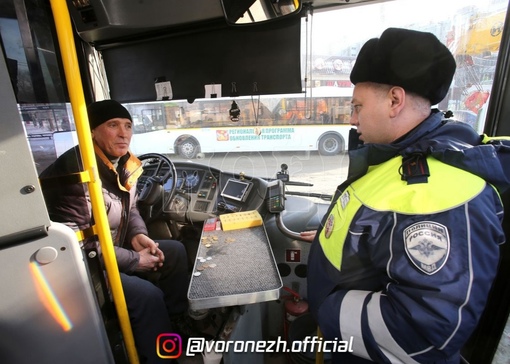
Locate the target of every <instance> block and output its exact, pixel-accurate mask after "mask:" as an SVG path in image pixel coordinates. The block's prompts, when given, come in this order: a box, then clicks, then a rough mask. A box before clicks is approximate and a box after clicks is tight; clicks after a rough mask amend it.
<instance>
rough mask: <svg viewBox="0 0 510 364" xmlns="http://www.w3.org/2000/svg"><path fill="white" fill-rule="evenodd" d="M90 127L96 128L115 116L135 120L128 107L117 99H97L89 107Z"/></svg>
mask: <svg viewBox="0 0 510 364" xmlns="http://www.w3.org/2000/svg"><path fill="white" fill-rule="evenodd" d="M87 113H88V115H89V124H90V129H91V130H92V129H94V128H96V127H98V126H99V125H101V124H102V123H104V122H105V121H108V120H110V119H114V118H123V119H129V120H131V121H133V119H132V118H131V114H130V113H129V111H127V109H126V108H125V107H124V106H122V105H121V104H120V103H119V102H117V101H115V100H103V101H96V102H93V103H92V104H90V105H89V106H88V107H87Z"/></svg>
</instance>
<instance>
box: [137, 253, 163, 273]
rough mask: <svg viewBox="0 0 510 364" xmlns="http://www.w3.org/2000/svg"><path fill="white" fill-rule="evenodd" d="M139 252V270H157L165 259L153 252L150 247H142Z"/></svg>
mask: <svg viewBox="0 0 510 364" xmlns="http://www.w3.org/2000/svg"><path fill="white" fill-rule="evenodd" d="M138 254H140V259H139V261H138V266H137V267H136V271H137V272H147V271H151V270H152V271H156V270H158V268H159V267H161V266H162V265H163V261H162V260H161V259H160V258H159V257H158V256H157V255H154V254H152V253H151V251H150V248H145V249H142V250H140V251H139V252H138Z"/></svg>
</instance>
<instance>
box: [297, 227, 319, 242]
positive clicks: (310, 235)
mask: <svg viewBox="0 0 510 364" xmlns="http://www.w3.org/2000/svg"><path fill="white" fill-rule="evenodd" d="M316 234H317V230H309V231H301V232H300V233H299V235H300V236H301V238H302V239H303V240H305V241H309V242H312V241H313V239H315V235H316Z"/></svg>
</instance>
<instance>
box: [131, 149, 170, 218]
mask: <svg viewBox="0 0 510 364" xmlns="http://www.w3.org/2000/svg"><path fill="white" fill-rule="evenodd" d="M138 159H139V160H140V161H141V162H142V166H144V167H145V166H149V165H150V166H151V167H150V169H149V168H146V171H149V170H150V171H151V172H152V175H151V176H148V177H145V178H144V177H141V178H139V179H138V184H137V186H136V188H137V190H138V203H139V204H141V205H142V206H143V207H144V208H146V209H147V210H149V211H150V214H149V215H151V216H150V217H152V208H153V207H154V205H155V204H156V203H157V202H159V201H160V200H161V199H162V197H163V195H164V194H165V195H166V197H167V198H168V201H172V200H173V198H174V196H175V191H176V190H177V171H176V169H175V165H174V163H173V162H172V161H171V160H170V159H169V158H168V157H166V156H164V155H162V154H157V153H147V154H142V155H140V156H138ZM170 177H173V178H172V183H171V185H170V189H169V190H168V186H167V189H166V190H165V188H164V187H163V186H164V185H165V183H166V182H167V181H168V180H169V179H170ZM164 204H165V201H163V205H162V206H161V210H163V209H164V207H165V206H164Z"/></svg>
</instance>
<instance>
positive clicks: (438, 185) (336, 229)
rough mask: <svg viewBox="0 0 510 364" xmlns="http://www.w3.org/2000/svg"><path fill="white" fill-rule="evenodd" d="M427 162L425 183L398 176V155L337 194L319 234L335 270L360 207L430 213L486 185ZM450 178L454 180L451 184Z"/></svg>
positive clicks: (453, 169) (459, 201) (430, 160)
mask: <svg viewBox="0 0 510 364" xmlns="http://www.w3.org/2000/svg"><path fill="white" fill-rule="evenodd" d="M427 162H428V166H429V170H430V177H429V178H428V182H427V183H416V184H408V183H407V182H406V181H402V180H401V179H400V178H398V177H399V174H398V173H396V171H398V170H399V168H401V165H402V157H401V156H398V157H395V158H393V159H391V160H389V161H387V162H385V163H382V164H380V165H377V166H372V167H370V168H369V170H368V173H367V174H365V175H364V176H363V177H361V178H360V179H358V180H357V181H355V182H353V183H352V184H351V185H350V186H348V187H347V189H346V190H345V191H344V192H343V193H342V194H341V195H340V197H339V198H338V200H337V201H336V204H335V206H334V207H333V209H332V210H331V212H330V214H329V216H328V218H327V219H326V223H325V225H324V228H323V229H322V231H321V233H320V237H319V241H320V244H321V246H322V249H323V251H324V254H325V255H326V257H327V259H328V260H329V262H330V263H331V264H332V265H333V266H334V267H335V268H336V269H338V270H341V268H342V255H343V254H342V252H343V248H344V243H345V240H346V237H347V234H348V232H349V227H350V225H351V222H352V220H353V219H354V217H355V216H356V213H357V212H358V210H359V209H360V208H361V207H362V206H366V207H368V208H370V209H373V210H376V211H394V212H396V213H400V214H412V215H416V214H420V215H422V214H432V213H437V212H440V211H445V210H448V209H450V208H452V207H455V206H457V205H460V204H462V203H465V202H466V201H468V200H470V199H472V198H473V197H475V196H476V195H478V194H479V193H480V192H481V191H482V190H483V189H484V187H485V186H486V182H485V181H484V180H483V179H481V178H480V177H477V176H475V175H474V174H472V173H469V172H466V171H464V170H462V169H459V168H456V167H452V166H449V165H447V164H444V163H442V162H439V161H437V160H435V159H433V158H428V160H427ZM445 180H448V181H449V183H445ZM452 180H454V181H457V182H458V183H451V181H452Z"/></svg>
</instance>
